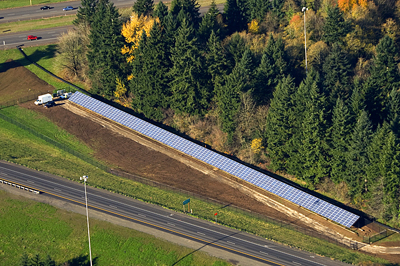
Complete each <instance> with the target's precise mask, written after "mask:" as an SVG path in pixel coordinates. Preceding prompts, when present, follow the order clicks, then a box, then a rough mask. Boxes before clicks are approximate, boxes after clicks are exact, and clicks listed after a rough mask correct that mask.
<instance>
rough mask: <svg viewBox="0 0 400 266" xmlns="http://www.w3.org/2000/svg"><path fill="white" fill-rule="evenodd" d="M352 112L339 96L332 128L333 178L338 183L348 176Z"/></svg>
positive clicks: (331, 154)
mask: <svg viewBox="0 0 400 266" xmlns="http://www.w3.org/2000/svg"><path fill="white" fill-rule="evenodd" d="M351 121H352V119H351V114H350V111H349V109H348V108H347V106H346V105H345V103H344V102H343V100H342V99H340V98H338V99H337V101H336V105H335V108H334V109H333V115H332V127H331V129H330V134H331V136H330V146H331V147H330V156H331V169H332V170H331V175H330V176H331V179H332V181H333V182H334V183H336V184H338V183H340V182H342V181H344V180H345V177H346V158H347V152H348V145H349V138H350V136H351V133H352V123H351Z"/></svg>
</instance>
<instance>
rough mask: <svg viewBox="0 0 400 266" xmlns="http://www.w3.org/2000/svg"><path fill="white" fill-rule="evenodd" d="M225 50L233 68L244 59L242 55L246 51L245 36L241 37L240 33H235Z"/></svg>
mask: <svg viewBox="0 0 400 266" xmlns="http://www.w3.org/2000/svg"><path fill="white" fill-rule="evenodd" d="M225 50H226V57H227V59H228V62H229V65H230V67H231V69H233V68H234V67H235V66H236V64H238V63H239V61H240V60H241V59H242V56H243V54H244V52H245V51H246V43H245V42H244V40H243V38H242V37H240V35H239V33H235V34H233V35H232V36H231V39H230V40H229V42H228V43H227V44H226V46H225Z"/></svg>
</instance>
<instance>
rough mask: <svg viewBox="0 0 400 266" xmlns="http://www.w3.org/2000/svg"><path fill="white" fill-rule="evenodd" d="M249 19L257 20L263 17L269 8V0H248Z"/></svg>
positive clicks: (261, 19)
mask: <svg viewBox="0 0 400 266" xmlns="http://www.w3.org/2000/svg"><path fill="white" fill-rule="evenodd" d="M248 3H249V4H248V7H249V20H250V21H251V20H253V19H255V20H257V21H259V22H261V21H263V20H264V19H265V16H266V15H267V13H268V11H269V10H270V9H271V2H270V1H259V0H248Z"/></svg>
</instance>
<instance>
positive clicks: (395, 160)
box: [381, 132, 400, 220]
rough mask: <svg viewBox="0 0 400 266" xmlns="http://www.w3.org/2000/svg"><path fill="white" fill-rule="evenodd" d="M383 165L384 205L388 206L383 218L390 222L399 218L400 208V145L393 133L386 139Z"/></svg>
mask: <svg viewBox="0 0 400 266" xmlns="http://www.w3.org/2000/svg"><path fill="white" fill-rule="evenodd" d="M381 164H382V169H383V176H384V179H383V181H384V189H383V192H384V204H385V205H386V206H388V207H387V212H385V213H384V217H383V218H385V220H390V219H392V218H398V215H399V208H400V205H399V203H400V145H399V141H398V139H397V138H396V136H395V134H394V133H393V132H389V134H388V135H387V137H386V143H385V146H384V147H383V149H382V161H381Z"/></svg>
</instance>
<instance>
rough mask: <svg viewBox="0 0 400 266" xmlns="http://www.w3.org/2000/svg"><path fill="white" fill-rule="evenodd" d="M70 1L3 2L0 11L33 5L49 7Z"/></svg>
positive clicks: (7, 0)
mask: <svg viewBox="0 0 400 266" xmlns="http://www.w3.org/2000/svg"><path fill="white" fill-rule="evenodd" d="M68 1H69V0H31V1H30V0H1V1H0V9H5V8H13V7H22V6H29V5H30V4H31V2H32V5H49V4H51V3H59V2H68Z"/></svg>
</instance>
